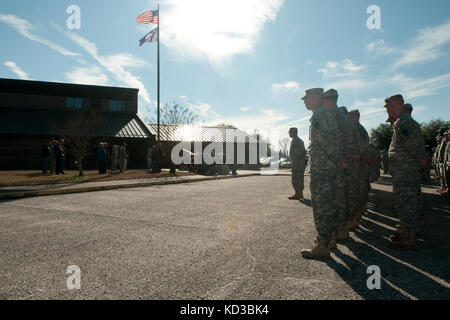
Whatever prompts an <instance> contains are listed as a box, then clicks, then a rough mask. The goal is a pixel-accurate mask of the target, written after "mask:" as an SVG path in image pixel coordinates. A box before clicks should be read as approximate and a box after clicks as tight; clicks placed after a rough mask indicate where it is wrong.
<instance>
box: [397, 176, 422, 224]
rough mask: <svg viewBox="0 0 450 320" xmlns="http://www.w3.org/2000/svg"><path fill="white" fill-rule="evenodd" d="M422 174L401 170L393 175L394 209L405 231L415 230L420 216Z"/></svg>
mask: <svg viewBox="0 0 450 320" xmlns="http://www.w3.org/2000/svg"><path fill="white" fill-rule="evenodd" d="M420 178H421V176H420V172H418V171H417V172H415V171H414V170H413V171H411V170H401V171H395V172H393V173H392V182H393V190H394V207H395V209H396V211H397V214H398V217H399V219H400V225H402V226H404V227H405V229H410V230H415V229H416V226H417V221H418V219H419V216H420V210H419V208H420V206H421V193H422V192H421V189H420Z"/></svg>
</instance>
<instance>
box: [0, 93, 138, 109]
mask: <svg viewBox="0 0 450 320" xmlns="http://www.w3.org/2000/svg"><path fill="white" fill-rule="evenodd" d="M71 97H72V96H71ZM73 97H74V98H78V96H73ZM66 98H67V97H66V96H48V95H38V94H23V93H6V92H0V107H3V108H27V109H30V108H31V109H46V110H61V109H68V108H67V107H66ZM109 100H110V99H104V98H86V97H83V110H86V109H93V110H97V111H103V112H108V111H109ZM123 101H124V107H125V110H124V112H125V113H136V112H137V100H123Z"/></svg>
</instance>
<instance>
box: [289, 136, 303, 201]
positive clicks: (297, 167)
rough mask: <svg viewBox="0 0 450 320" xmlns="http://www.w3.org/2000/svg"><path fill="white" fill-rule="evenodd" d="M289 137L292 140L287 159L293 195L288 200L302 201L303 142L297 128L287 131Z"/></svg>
mask: <svg viewBox="0 0 450 320" xmlns="http://www.w3.org/2000/svg"><path fill="white" fill-rule="evenodd" d="M289 136H290V137H291V138H292V141H291V147H290V149H289V159H290V160H291V167H292V186H293V187H294V190H295V194H294V195H293V196H291V197H289V199H291V200H300V199H303V189H304V181H305V165H306V149H305V144H304V143H303V140H302V139H300V138H299V137H298V130H297V128H290V129H289Z"/></svg>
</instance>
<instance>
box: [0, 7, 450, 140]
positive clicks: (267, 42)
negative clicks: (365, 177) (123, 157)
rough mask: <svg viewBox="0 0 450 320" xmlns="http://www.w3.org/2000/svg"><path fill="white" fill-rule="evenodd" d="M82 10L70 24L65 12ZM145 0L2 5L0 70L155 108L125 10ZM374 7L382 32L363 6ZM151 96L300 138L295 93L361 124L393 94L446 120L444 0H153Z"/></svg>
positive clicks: (449, 70) (132, 18)
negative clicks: (131, 92) (94, 87)
mask: <svg viewBox="0 0 450 320" xmlns="http://www.w3.org/2000/svg"><path fill="white" fill-rule="evenodd" d="M70 5H78V6H79V7H80V9H81V29H79V30H69V29H68V28H67V26H66V20H67V18H68V17H69V16H70V14H68V13H66V9H67V7H69V6H70ZM156 5H157V2H156V1H148V0H146V1H119V0H109V1H106V0H96V1H87V0H84V1H62V0H60V1H49V0H45V1H44V0H39V1H37V0H34V1H31V0H27V1H25V0H19V1H18V0H15V1H12V0H3V1H2V6H1V9H0V35H1V39H2V50H1V51H0V77H4V78H18V79H21V78H22V79H34V80H42V81H58V82H74V83H87V84H100V85H110V86H123V87H135V88H139V89H140V96H139V113H141V114H142V115H144V116H148V115H149V112H151V110H155V108H156V43H146V44H144V45H143V46H142V47H139V45H138V40H139V39H140V38H141V37H143V36H144V35H145V34H146V33H147V32H149V31H150V30H151V29H152V28H154V26H155V25H153V24H149V25H140V24H138V23H137V22H136V17H137V16H138V15H139V14H141V13H143V12H145V11H147V10H154V9H156ZM370 5H377V6H378V7H379V8H380V12H381V29H379V30H376V29H374V30H370V29H369V28H368V27H367V25H366V21H367V19H368V18H369V16H370V14H368V13H367V12H366V10H367V8H368V7H369V6H370ZM160 8H161V11H160V19H161V103H163V104H164V103H166V102H169V103H170V102H172V101H178V102H182V103H184V104H185V105H187V106H188V107H189V108H191V109H192V110H193V111H194V112H196V113H197V114H198V116H199V119H200V120H201V122H204V123H206V124H215V123H219V122H227V123H231V124H234V125H236V126H237V127H239V128H241V129H244V130H252V129H272V130H274V129H276V130H279V132H280V136H284V135H285V134H286V133H287V128H288V127H290V126H297V127H299V133H300V136H301V137H302V138H303V139H304V140H307V139H308V126H309V121H308V119H309V117H310V116H311V113H310V112H309V111H307V110H306V109H305V107H304V105H303V103H302V101H301V100H299V99H300V97H302V96H303V93H304V90H305V89H307V88H310V87H323V88H325V89H329V88H334V89H336V90H338V91H339V94H340V98H339V102H338V103H339V105H345V106H347V107H348V108H349V109H355V108H358V109H359V110H360V111H361V114H362V115H361V122H362V123H363V124H364V125H365V126H366V128H367V129H370V128H373V127H375V126H377V125H378V124H379V123H381V122H384V120H385V119H386V113H385V111H384V109H383V108H382V106H383V100H384V98H385V97H386V96H388V95H391V94H395V93H402V94H403V95H404V97H405V98H406V100H407V101H408V102H410V103H411V104H412V105H413V106H414V108H415V110H414V113H413V116H414V117H415V118H416V119H417V120H418V121H419V122H423V121H428V120H430V119H432V118H437V117H441V118H442V119H444V120H449V119H450V108H449V101H450V50H449V48H450V2H449V1H448V0H433V1H432V2H426V1H414V2H413V1H406V0H396V1H381V0H378V1H364V0H341V1H335V0H321V1H312V0H284V1H283V0H227V1H222V0H190V1H186V0H166V1H163V0H161V1H160Z"/></svg>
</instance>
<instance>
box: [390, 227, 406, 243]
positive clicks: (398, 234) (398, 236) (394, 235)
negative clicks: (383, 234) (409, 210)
mask: <svg viewBox="0 0 450 320" xmlns="http://www.w3.org/2000/svg"><path fill="white" fill-rule="evenodd" d="M397 226H399V227H398V228H397V230H394V231H392V234H391V235H390V236H389V240H391V241H399V240H400V239H401V237H402V235H403V232H404V231H405V229H404V228H403V227H402V226H401V225H397ZM397 226H396V227H397Z"/></svg>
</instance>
